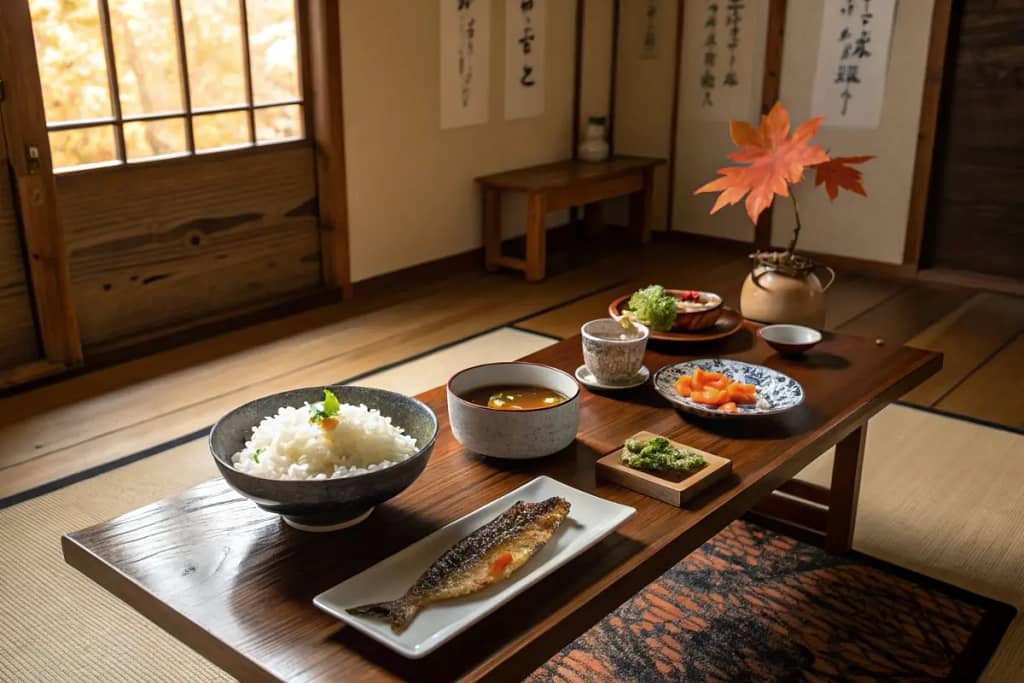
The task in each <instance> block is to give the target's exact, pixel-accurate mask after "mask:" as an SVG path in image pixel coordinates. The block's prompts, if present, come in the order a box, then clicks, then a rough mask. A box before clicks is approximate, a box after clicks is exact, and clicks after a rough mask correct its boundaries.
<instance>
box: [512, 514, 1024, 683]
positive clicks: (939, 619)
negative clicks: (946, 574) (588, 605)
mask: <svg viewBox="0 0 1024 683" xmlns="http://www.w3.org/2000/svg"><path fill="white" fill-rule="evenodd" d="M1015 613H1016V610H1014V609H1013V608H1012V607H1010V606H1009V605H1006V604H1004V603H1000V602H995V601H992V600H989V599H987V598H982V597H981V596H979V595H976V594H974V593H968V592H966V591H961V590H959V589H956V588H953V587H952V586H949V585H947V584H942V583H939V582H937V581H934V580H932V579H929V578H927V577H923V576H919V575H915V574H912V573H910V572H907V571H906V570H903V569H901V568H898V567H895V566H892V565H887V564H884V563H881V562H879V561H877V560H874V559H872V558H868V557H865V556H862V555H857V554H853V555H850V556H845V557H838V556H833V555H829V554H827V553H825V552H824V551H823V550H821V549H820V548H817V547H815V546H813V545H810V544H809V543H805V542H802V541H798V540H796V539H794V538H792V537H790V536H788V535H783V534H782V533H779V532H776V531H772V530H769V529H767V528H765V527H762V526H759V525H757V524H754V523H752V522H748V521H738V522H735V523H733V524H732V525H730V526H729V527H727V528H726V529H725V530H724V531H722V532H721V533H720V534H718V535H717V536H715V537H714V538H713V539H711V540H710V541H708V542H707V543H705V544H704V545H703V546H702V547H701V548H700V549H699V550H698V551H696V552H694V553H691V554H690V555H689V556H687V557H686V558H685V559H684V560H683V561H681V562H680V563H679V564H677V565H676V566H675V567H673V568H672V569H671V570H669V571H668V572H667V573H666V574H665V575H663V576H662V577H661V579H659V580H658V581H655V582H654V583H652V584H650V585H649V586H647V588H645V589H644V590H643V591H641V592H640V593H638V594H637V595H635V596H634V597H633V598H631V599H630V600H629V601H628V602H626V603H624V604H623V605H622V606H620V607H619V608H618V609H617V610H616V611H615V612H613V613H612V614H610V615H609V616H608V617H607V618H605V619H604V620H603V621H602V622H601V623H600V624H598V625H597V626H595V627H594V628H592V629H591V630H590V631H588V632H587V633H585V634H584V635H582V636H580V638H578V639H577V640H576V641H575V642H573V643H572V644H570V645H569V646H568V647H566V648H565V649H564V650H562V651H561V653H559V654H558V655H556V656H555V657H553V658H552V659H551V660H550V661H548V663H547V664H545V665H544V666H543V667H541V668H540V669H538V670H537V671H535V672H534V673H533V675H532V676H531V677H530V678H529V679H528V680H529V681H530V682H531V683H555V682H563V681H564V682H567V683H597V682H603V681H607V682H618V681H622V682H624V683H625V682H631V683H633V682H636V683H641V682H646V681H652V682H654V681H658V682H660V681H796V680H800V681H876V680H877V681H932V680H956V681H959V680H973V679H975V678H977V676H978V675H979V674H980V673H981V671H982V670H983V669H984V667H985V664H986V663H987V662H988V660H989V658H990V657H991V656H992V653H993V652H994V651H995V648H996V646H997V645H998V643H999V640H1000V638H1001V637H1002V635H1003V633H1004V632H1005V630H1006V628H1007V626H1008V625H1009V623H1010V621H1011V619H1012V618H1013V616H1014V614H1015Z"/></svg>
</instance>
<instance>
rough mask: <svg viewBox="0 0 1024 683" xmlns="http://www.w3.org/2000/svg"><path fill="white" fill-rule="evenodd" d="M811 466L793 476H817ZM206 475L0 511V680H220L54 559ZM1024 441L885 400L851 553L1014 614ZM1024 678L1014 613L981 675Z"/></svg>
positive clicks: (176, 466)
mask: <svg viewBox="0 0 1024 683" xmlns="http://www.w3.org/2000/svg"><path fill="white" fill-rule="evenodd" d="M550 343H551V339H549V338H547V337H541V336H538V335H534V334H531V333H529V332H524V331H521V330H517V329H511V328H503V329H500V330H498V331H495V332H490V333H487V334H483V335H481V336H478V337H475V338H473V339H470V340H467V341H465V342H462V343H460V344H458V345H455V346H451V347H448V348H445V349H442V350H441V351H438V352H437V353H433V354H430V355H427V356H423V357H420V358H417V359H416V360H413V361H411V362H409V363H405V364H402V365H399V366H395V367H392V368H390V369H388V370H386V371H384V372H381V373H378V374H376V375H371V376H368V377H366V378H364V379H362V380H360V382H359V383H361V384H371V385H374V386H382V387H386V388H393V389H397V390H400V391H404V392H408V393H416V392H419V391H423V390H425V389H428V388H430V387H432V386H435V385H438V384H441V383H443V381H444V380H445V379H447V377H448V376H449V375H450V374H451V373H452V372H454V371H455V370H458V369H460V368H462V367H466V366H467V365H472V364H475V363H480V362H488V361H493V360H508V359H512V358H517V357H519V356H522V355H525V354H527V353H530V352H532V351H534V350H537V349H540V348H542V347H544V346H546V345H548V344H550ZM829 468H830V461H829V458H828V457H825V458H822V459H820V460H819V461H817V462H816V463H814V465H812V466H811V467H810V468H808V469H807V470H806V471H805V472H804V474H803V475H802V476H804V477H805V478H809V479H811V480H814V481H820V482H826V481H827V478H828V472H829ZM214 476H216V471H215V468H214V466H213V464H212V462H211V461H210V457H209V454H208V453H207V451H206V445H205V443H204V441H203V439H196V440H194V441H190V442H187V443H185V444H182V445H179V446H177V447H175V448H173V449H171V450H168V451H165V452H163V453H160V454H157V455H154V456H152V457H149V458H145V459H143V460H139V461H137V462H134V463H132V464H129V465H126V466H124V467H120V468H118V469H115V470H112V471H110V472H107V473H105V474H102V475H99V476H96V477H93V478H90V479H86V480H84V481H81V482H79V483H76V484H73V485H71V486H68V487H66V488H62V489H60V490H57V491H55V492H53V493H49V494H46V495H42V496H39V497H37V498H33V499H31V500H28V501H25V502H23V503H19V504H17V505H14V506H12V507H9V508H7V509H5V510H0V528H2V529H3V531H4V534H3V535H4V542H5V543H4V545H5V547H4V551H3V553H0V577H2V579H0V680H3V681H8V680H10V681H61V682H63V681H76V682H77V681H104V682H106V681H184V680H187V681H213V680H225V679H227V677H226V676H225V675H224V674H223V672H221V671H220V670H219V669H217V668H216V667H214V666H213V665H211V664H209V663H208V662H206V661H205V660H203V659H202V658H201V657H199V656H198V655H196V654H195V653H193V652H192V651H191V650H189V649H188V648H186V647H185V646H183V645H181V644H179V643H178V642H177V641H176V640H174V639H173V638H172V637H170V636H168V635H166V634H164V633H163V631H161V630H160V629H159V628H158V627H156V626H154V625H152V624H151V623H150V622H148V621H147V620H146V619H144V618H143V617H141V616H139V615H138V614H137V613H135V612H134V611H133V610H132V609H130V608H128V607H127V606H125V605H123V604H122V603H121V602H120V601H118V600H117V599H116V598H114V597H112V596H111V595H109V594H108V593H106V592H105V591H104V590H103V589H101V588H99V587H98V586H96V585H95V584H93V583H92V582H91V581H89V580H88V579H86V578H85V577H84V576H82V575H80V574H79V573H78V572H77V571H75V570H73V569H71V568H70V567H68V566H67V565H65V564H64V562H63V559H62V558H61V555H60V545H59V537H60V535H61V534H63V533H65V532H68V531H73V530H76V529H80V528H83V527H86V526H89V525H91V524H95V523H98V522H101V521H103V520H106V519H109V518H111V517H114V516H116V515H118V514H121V513H123V512H126V511H128V510H131V509H134V508H136V507H139V506H141V505H144V504H146V503H149V502H152V501H156V500H159V499H161V498H164V497H167V496H169V495H173V494H174V493H176V492H178V491H181V490H183V489H185V488H187V487H189V486H192V485H194V484H196V483H199V482H201V481H204V480H205V479H208V478H211V477H214ZM1021 481H1024V437H1022V436H1020V435H1016V434H1012V433H1009V432H1006V431H1000V430H996V429H990V428H986V427H984V426H980V425H976V424H972V423H969V422H965V421H962V420H955V419H951V418H946V417H942V416H939V415H935V414H931V413H927V412H923V411H919V410H916V409H912V408H906V407H901V406H892V407H890V408H888V409H886V410H885V411H883V412H882V413H881V414H880V415H879V416H878V417H876V418H875V419H874V420H873V421H872V423H871V427H870V429H869V435H868V447H867V458H866V462H865V468H864V480H863V493H862V497H861V507H860V511H859V514H858V527H857V536H856V541H855V545H856V547H857V548H858V549H859V550H861V551H863V552H865V553H868V554H870V555H874V556H876V557H879V558H881V559H885V560H888V561H891V562H894V563H896V564H900V565H902V566H905V567H908V568H910V569H913V570H916V571H918V572H921V573H924V574H928V575H930V576H934V577H936V578H939V579H941V580H944V581H948V582H950V583H953V584H957V585H960V586H963V587H965V588H968V589H970V590H974V591H977V592H980V593H984V594H987V595H990V596H992V597H994V598H997V599H1000V600H1004V601H1007V602H1010V603H1012V604H1014V605H1016V606H1018V607H1021V606H1024V490H1022V489H1021V487H1020V482H1021ZM1022 670H1024V625H1022V620H1021V618H1018V619H1017V620H1016V621H1015V623H1014V625H1013V626H1011V629H1010V631H1009V632H1008V634H1007V636H1006V637H1005V639H1004V641H1003V644H1002V646H1001V647H1000V649H999V651H998V652H997V654H996V656H995V657H994V659H993V661H992V663H991V665H990V667H989V669H988V671H987V672H986V677H985V679H984V680H988V681H1004V680H1005V681H1010V680H1015V678H1014V677H1015V675H1016V674H1017V673H1019V672H1020V671H1022Z"/></svg>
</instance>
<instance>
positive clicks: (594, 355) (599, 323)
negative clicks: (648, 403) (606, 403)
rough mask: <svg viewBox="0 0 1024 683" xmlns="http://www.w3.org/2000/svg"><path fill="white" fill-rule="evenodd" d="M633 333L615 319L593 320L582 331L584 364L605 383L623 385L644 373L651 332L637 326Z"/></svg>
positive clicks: (638, 324) (599, 380)
mask: <svg viewBox="0 0 1024 683" xmlns="http://www.w3.org/2000/svg"><path fill="white" fill-rule="evenodd" d="M635 326H636V329H637V330H638V331H639V334H638V333H637V332H632V333H631V332H630V331H629V330H626V329H624V328H623V327H622V325H620V324H619V323H618V322H616V321H615V320H613V319H612V318H600V319H598V320H591V321H590V322H589V323H586V324H585V325H583V327H581V328H580V333H581V334H582V335H583V362H584V363H586V364H587V369H588V370H590V372H591V373H592V374H593V375H594V377H595V378H596V379H597V381H598V382H601V383H602V384H622V383H624V382H628V381H629V380H631V379H632V378H633V377H635V376H636V374H637V373H638V372H640V368H641V367H643V364H644V351H646V350H647V339H648V338H649V337H650V336H651V331H650V330H648V329H647V327H645V326H644V325H641V324H640V323H635Z"/></svg>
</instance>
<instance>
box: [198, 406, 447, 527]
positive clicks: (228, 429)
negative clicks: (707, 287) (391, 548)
mask: <svg viewBox="0 0 1024 683" xmlns="http://www.w3.org/2000/svg"><path fill="white" fill-rule="evenodd" d="M327 388H329V389H330V390H331V391H332V392H334V394H335V395H336V396H337V397H338V400H339V401H341V402H342V403H351V404H354V405H359V404H363V405H365V406H366V407H368V408H376V409H377V410H379V411H380V412H381V414H382V415H386V416H388V417H390V418H391V421H392V424H394V425H396V426H398V427H401V428H402V429H403V430H405V433H406V434H408V435H409V436H411V437H413V438H415V439H416V446H417V449H418V450H417V451H416V453H414V454H413V455H411V456H409V457H408V458H407V459H406V460H403V461H402V462H399V463H397V464H395V465H392V466H391V467H387V468H383V469H378V470H372V471H370V472H366V473H365V474H358V475H354V476H351V477H346V478H339V479H309V480H287V479H268V478H266V477H258V476H255V475H251V474H247V473H245V472H241V471H239V470H236V469H235V468H234V467H233V466H232V465H231V456H233V455H234V454H235V453H237V452H238V451H239V450H241V449H242V447H243V446H244V445H245V441H246V440H247V439H249V438H250V437H251V436H252V428H253V427H255V426H256V425H257V424H259V422H260V420H262V419H263V418H265V417H269V416H271V415H274V414H276V413H277V410H278V408H281V407H282V406H296V407H298V406H302V405H303V403H306V402H308V403H316V402H317V401H320V400H322V399H323V396H324V387H311V388H307V389H294V390H292V391H284V392H281V393H278V394H272V395H270V396H264V397H263V398H258V399H256V400H255V401H250V402H249V403H246V404H245V405H242V406H239V407H238V408H235V409H234V410H232V411H230V412H229V413H227V414H226V415H224V416H223V417H222V418H220V419H219V420H218V421H217V424H215V425H214V426H213V429H212V430H211V432H210V439H209V444H210V453H211V454H212V455H213V461H214V462H215V463H216V464H217V468H218V469H219V470H220V473H221V474H222V475H223V476H224V480H225V481H227V483H228V484H229V485H230V486H231V488H233V489H235V490H236V491H238V492H239V493H240V494H242V495H243V496H245V497H246V498H249V499H250V500H252V501H253V502H254V503H256V505H258V506H260V507H261V508H263V509H264V510H266V511H267V512H273V513H276V514H279V515H281V516H282V517H283V518H284V521H285V522H287V523H288V524H289V525H291V526H293V527H295V528H297V529H302V530H304V531H332V530H335V529H340V528H344V527H346V526H351V525H352V524H355V523H358V522H361V521H362V520H363V519H365V518H366V517H367V516H368V515H369V513H370V512H372V510H373V508H374V506H376V505H380V504H381V503H383V502H385V501H386V500H388V499H390V498H393V497H395V496H396V495H398V494H399V493H401V492H402V491H403V490H405V488H406V487H408V486H409V485H410V484H412V483H413V482H414V481H416V478H417V477H419V476H420V474H421V473H422V472H423V468H424V467H426V466H427V461H428V460H429V459H430V453H431V451H433V450H434V442H435V441H436V440H437V415H435V414H434V411H432V410H431V409H430V408H428V407H427V406H426V405H425V404H423V403H422V402H420V401H418V400H416V399H414V398H412V397H410V396H405V395H403V394H398V393H395V392H393V391H386V390H384V389H374V388H371V387H354V386H329V387H327Z"/></svg>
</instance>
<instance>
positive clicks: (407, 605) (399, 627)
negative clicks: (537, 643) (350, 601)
mask: <svg viewBox="0 0 1024 683" xmlns="http://www.w3.org/2000/svg"><path fill="white" fill-rule="evenodd" d="M568 515H569V501H567V500H565V499H564V498H559V497H557V496H556V497H552V498H548V499H547V500H543V501H541V502H539V503H524V502H522V501H517V502H516V503H515V504H514V505H513V506H512V507H510V508H509V509H508V510H506V511H505V512H503V513H501V514H500V515H499V516H498V517H496V518H495V519H493V520H492V521H490V522H488V523H487V524H485V525H484V526H482V527H480V528H479V529H477V530H476V531H474V532H473V533H471V534H470V535H469V536H466V537H465V538H464V539H462V540H461V541H459V542H458V543H456V544H455V545H453V546H452V547H451V548H449V549H448V550H446V551H445V552H444V554H443V555H441V557H439V558H438V559H437V561H436V562H434V564H432V565H430V567H429V568H428V569H427V571H425V572H423V574H422V575H421V576H420V577H419V578H418V579H417V580H416V583H415V584H413V586H412V588H410V589H409V590H408V592H407V593H406V594H405V595H403V596H402V597H400V598H399V599H397V600H392V601H390V602H380V603H375V604H372V605H363V606H361V607H353V608H351V609H349V610H348V612H349V614H354V615H356V616H365V617H374V618H377V619H383V620H385V621H388V622H390V623H391V630H392V631H394V632H395V633H402V632H403V631H405V629H406V628H408V627H409V624H410V623H411V622H412V620H413V618H414V617H415V616H416V615H417V614H418V613H419V611H420V610H421V609H423V608H424V607H426V606H427V605H429V604H430V603H432V602H439V601H441V600H450V599H452V598H458V597H462V596H463V595H469V594H470V593H475V592H477V591H479V590H482V589H483V588H486V587H487V586H489V585H491V584H492V583H495V582H497V581H501V580H503V579H505V578H507V577H508V576H509V575H510V574H511V573H512V572H514V571H515V570H517V569H519V568H520V567H521V566H523V565H524V564H525V563H526V561H527V560H529V559H530V558H531V557H533V555H534V553H536V552H537V550H539V549H540V547H541V546H543V545H544V544H545V543H547V542H548V541H549V540H550V539H551V537H552V535H554V533H555V529H557V528H558V527H559V525H560V524H561V523H562V522H563V521H565V518H566V517H567V516H568Z"/></svg>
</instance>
